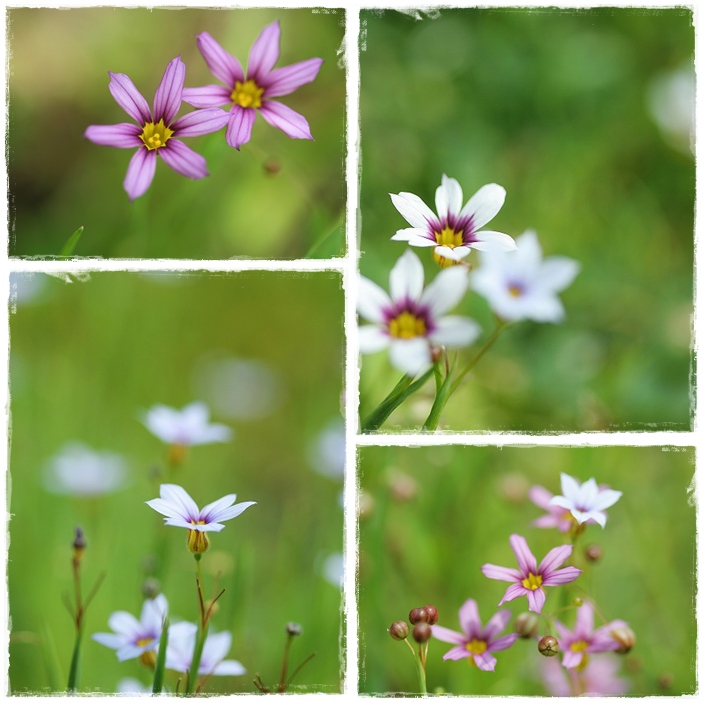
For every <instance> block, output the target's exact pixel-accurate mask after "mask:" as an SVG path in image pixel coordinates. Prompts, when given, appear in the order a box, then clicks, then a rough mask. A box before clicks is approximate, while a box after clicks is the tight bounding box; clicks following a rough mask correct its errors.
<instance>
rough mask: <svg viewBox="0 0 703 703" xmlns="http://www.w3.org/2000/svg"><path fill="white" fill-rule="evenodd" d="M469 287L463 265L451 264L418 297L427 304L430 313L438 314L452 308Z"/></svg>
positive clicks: (467, 275) (437, 315)
mask: <svg viewBox="0 0 703 703" xmlns="http://www.w3.org/2000/svg"><path fill="white" fill-rule="evenodd" d="M468 287H469V274H468V272H467V270H466V269H465V268H464V267H463V266H452V268H448V269H443V270H442V271H440V272H439V273H438V274H437V276H435V279H434V280H433V281H432V283H430V285H429V286H427V288H425V292H424V293H423V294H422V297H421V298H420V302H421V303H422V304H423V305H427V306H428V307H429V308H430V310H431V311H432V315H433V316H435V317H439V316H440V315H442V314H444V313H445V312H447V310H450V309H451V308H453V307H454V306H455V305H456V304H457V303H458V302H459V301H460V300H461V299H462V298H463V297H464V293H466V289H467V288H468Z"/></svg>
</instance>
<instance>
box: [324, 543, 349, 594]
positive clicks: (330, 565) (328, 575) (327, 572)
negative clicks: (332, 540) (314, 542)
mask: <svg viewBox="0 0 703 703" xmlns="http://www.w3.org/2000/svg"><path fill="white" fill-rule="evenodd" d="M322 575H323V577H324V579H325V581H327V583H329V584H331V585H332V586H334V587H335V588H342V586H343V585H344V555H343V554H342V553H340V552H333V553H332V554H330V555H329V556H328V557H327V558H326V559H325V560H324V562H323V563H322Z"/></svg>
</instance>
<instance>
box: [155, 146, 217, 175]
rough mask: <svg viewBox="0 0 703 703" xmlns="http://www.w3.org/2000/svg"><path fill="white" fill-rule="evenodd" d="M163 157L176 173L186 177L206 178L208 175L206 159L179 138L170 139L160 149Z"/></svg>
mask: <svg viewBox="0 0 703 703" xmlns="http://www.w3.org/2000/svg"><path fill="white" fill-rule="evenodd" d="M159 153H160V154H161V157H162V158H163V160H164V161H165V162H166V164H167V165H168V166H170V167H171V168H172V169H173V170H174V171H175V172H176V173H180V174H181V176H185V177H186V178H205V176H207V175H208V172H207V164H206V163H205V159H204V158H203V157H202V156H200V154H196V153H195V152H194V151H193V150H192V149H191V148H190V147H188V146H186V145H185V144H184V143H183V142H181V141H179V140H178V139H173V138H171V139H169V140H168V144H167V145H166V147H165V148H163V149H159Z"/></svg>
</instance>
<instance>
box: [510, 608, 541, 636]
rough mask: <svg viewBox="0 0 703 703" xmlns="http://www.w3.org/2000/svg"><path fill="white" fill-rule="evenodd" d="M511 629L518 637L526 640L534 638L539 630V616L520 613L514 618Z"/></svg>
mask: <svg viewBox="0 0 703 703" xmlns="http://www.w3.org/2000/svg"><path fill="white" fill-rule="evenodd" d="M513 627H514V628H515V632H517V634H518V635H520V637H522V638H523V639H526V640H527V639H530V638H532V637H534V636H535V635H536V634H537V631H538V630H539V616H538V615H537V613H520V615H518V616H517V617H516V618H515V624H514V625H513Z"/></svg>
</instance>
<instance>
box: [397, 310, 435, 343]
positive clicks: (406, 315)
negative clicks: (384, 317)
mask: <svg viewBox="0 0 703 703" xmlns="http://www.w3.org/2000/svg"><path fill="white" fill-rule="evenodd" d="M388 331H389V332H390V333H391V337H397V338H398V339H413V338H414V337H424V336H425V335H426V334H427V327H426V326H425V321H424V320H423V319H422V318H421V317H418V316H417V315H413V313H411V312H408V311H407V310H406V311H404V312H401V313H400V315H397V316H396V317H394V318H393V319H392V320H391V321H390V322H389V323H388Z"/></svg>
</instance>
